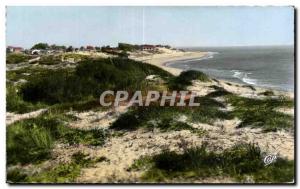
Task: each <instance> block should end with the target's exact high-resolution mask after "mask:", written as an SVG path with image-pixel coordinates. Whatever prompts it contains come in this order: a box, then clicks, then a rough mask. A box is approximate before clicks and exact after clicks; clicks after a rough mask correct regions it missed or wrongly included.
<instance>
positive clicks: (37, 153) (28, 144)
mask: <svg viewBox="0 0 300 189" xmlns="http://www.w3.org/2000/svg"><path fill="white" fill-rule="evenodd" d="M70 119H72V118H70V117H67V116H63V115H52V114H43V115H41V116H39V117H37V118H32V119H27V120H23V121H20V122H16V123H14V124H12V125H10V126H9V127H8V128H7V135H6V136H7V164H8V165H10V164H17V163H21V164H27V163H39V162H41V161H44V160H46V159H49V158H51V150H52V148H53V147H54V143H55V142H56V141H58V142H62V143H67V144H69V145H73V144H84V145H91V146H101V145H103V144H104V142H105V138H106V137H107V133H106V132H105V131H104V130H102V129H94V130H79V129H73V128H70V127H68V126H66V125H65V122H67V121H70Z"/></svg>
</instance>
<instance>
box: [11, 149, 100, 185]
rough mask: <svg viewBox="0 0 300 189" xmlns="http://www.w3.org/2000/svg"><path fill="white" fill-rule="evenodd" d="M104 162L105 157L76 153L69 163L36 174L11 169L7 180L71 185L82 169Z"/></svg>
mask: <svg viewBox="0 0 300 189" xmlns="http://www.w3.org/2000/svg"><path fill="white" fill-rule="evenodd" d="M105 160H106V158H105V157H100V158H96V159H92V158H90V157H88V155H87V154H84V153H82V152H76V153H74V154H73V155H72V158H71V162H70V163H65V164H59V165H56V166H54V167H51V168H47V169H46V170H42V171H41V172H38V173H33V174H25V173H24V170H22V169H12V170H10V171H8V174H7V180H8V182H11V183H73V182H75V181H76V178H77V177H78V176H79V175H80V172H81V169H82V168H86V167H90V166H92V165H93V164H95V163H97V162H101V161H105Z"/></svg>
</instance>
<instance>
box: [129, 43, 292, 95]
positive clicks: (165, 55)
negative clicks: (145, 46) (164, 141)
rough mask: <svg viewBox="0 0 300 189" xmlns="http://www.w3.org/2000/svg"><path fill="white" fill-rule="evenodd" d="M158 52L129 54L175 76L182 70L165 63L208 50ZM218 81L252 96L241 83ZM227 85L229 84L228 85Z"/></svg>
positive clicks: (189, 57)
mask: <svg viewBox="0 0 300 189" xmlns="http://www.w3.org/2000/svg"><path fill="white" fill-rule="evenodd" d="M159 52H160V54H150V53H149V54H138V55H136V54H133V55H131V56H130V58H131V59H134V60H137V61H143V62H146V63H149V64H152V65H155V66H158V67H160V68H162V69H164V70H166V71H168V72H170V73H172V74H173V75H175V76H177V75H179V74H180V73H181V72H182V71H183V70H181V69H178V68H172V67H168V66H167V65H166V64H167V63H169V62H172V61H178V60H187V59H199V58H203V57H205V56H207V55H208V54H209V52H201V51H193V52H182V51H177V50H168V49H165V48H160V49H159ZM219 82H220V83H223V84H225V83H231V84H232V85H231V86H230V88H231V89H229V90H230V91H234V92H235V93H236V94H240V95H243V94H244V95H245V96H252V95H253V94H248V92H249V91H248V90H247V88H245V87H244V86H245V85H243V84H240V83H235V82H231V81H224V80H219ZM228 87H229V86H228ZM253 87H254V88H255V90H256V93H257V94H258V93H261V92H264V91H266V90H272V91H274V93H275V95H284V96H287V97H289V98H294V93H293V92H289V91H281V90H274V89H269V88H267V87H257V86H253Z"/></svg>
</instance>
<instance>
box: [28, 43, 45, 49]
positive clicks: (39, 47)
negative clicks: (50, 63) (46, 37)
mask: <svg viewBox="0 0 300 189" xmlns="http://www.w3.org/2000/svg"><path fill="white" fill-rule="evenodd" d="M48 48H49V45H48V44H47V43H37V44H35V45H33V47H31V49H42V50H46V49H48Z"/></svg>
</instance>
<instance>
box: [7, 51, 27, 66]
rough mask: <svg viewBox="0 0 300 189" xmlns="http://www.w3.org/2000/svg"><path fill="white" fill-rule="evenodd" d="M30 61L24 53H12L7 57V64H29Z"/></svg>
mask: <svg viewBox="0 0 300 189" xmlns="http://www.w3.org/2000/svg"><path fill="white" fill-rule="evenodd" d="M29 59H30V57H29V56H28V55H25V54H22V53H10V54H7V55H6V64H18V63H22V62H27V61H28V60H29Z"/></svg>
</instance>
